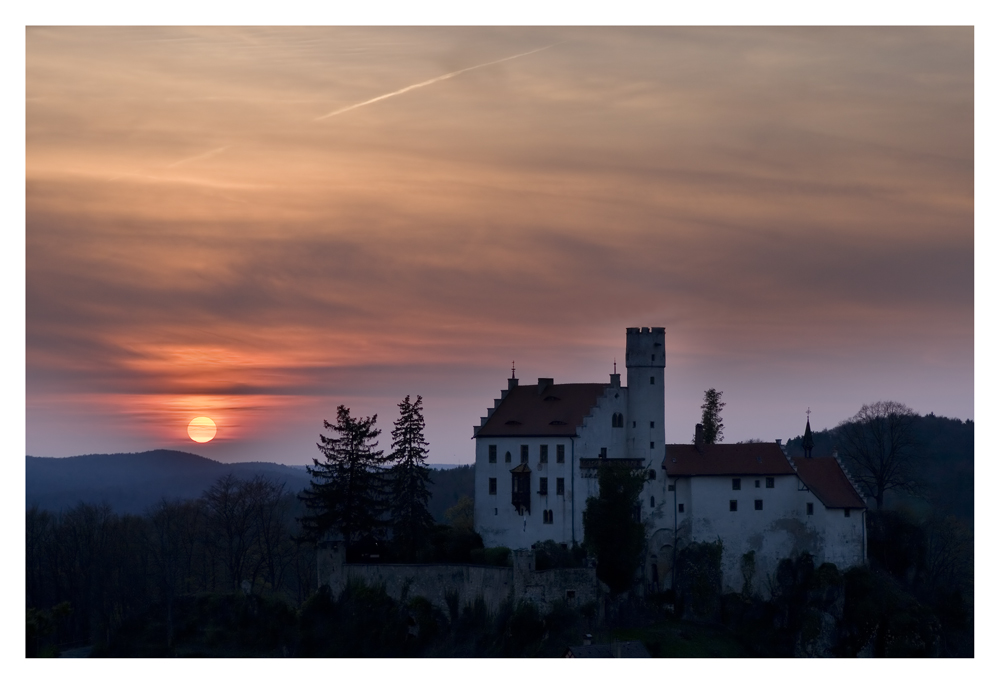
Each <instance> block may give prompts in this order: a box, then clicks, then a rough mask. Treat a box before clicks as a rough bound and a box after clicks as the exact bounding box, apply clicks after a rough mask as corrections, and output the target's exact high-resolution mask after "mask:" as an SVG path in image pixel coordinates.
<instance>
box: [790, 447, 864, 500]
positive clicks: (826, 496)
mask: <svg viewBox="0 0 1000 684" xmlns="http://www.w3.org/2000/svg"><path fill="white" fill-rule="evenodd" d="M792 462H793V463H794V464H795V469H796V470H797V471H798V473H799V479H800V480H802V484H804V485H805V486H806V487H808V488H809V491H811V492H812V493H813V494H815V495H816V498H817V499H819V500H820V501H821V502H822V503H823V505H824V506H826V507H827V508H865V507H866V506H865V502H864V500H863V499H862V498H861V497H860V496H858V492H857V490H856V489H854V486H853V485H852V484H851V483H850V481H849V480H848V479H847V475H845V474H844V471H843V469H842V468H841V467H840V464H839V463H837V459H835V458H833V457H830V456H827V457H817V458H805V457H804V456H795V457H793V458H792Z"/></svg>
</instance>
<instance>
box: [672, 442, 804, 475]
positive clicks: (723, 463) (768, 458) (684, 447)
mask: <svg viewBox="0 0 1000 684" xmlns="http://www.w3.org/2000/svg"><path fill="white" fill-rule="evenodd" d="M663 469H664V470H666V471H667V476H669V477H688V476H691V475H794V474H795V469H794V468H792V464H791V463H789V462H788V459H787V458H786V457H785V452H783V451H782V450H781V447H780V446H778V445H777V444H775V443H774V442H757V443H753V444H705V445H703V446H702V447H701V451H698V450H697V449H696V448H695V446H694V444H668V445H667V448H666V456H665V457H664V459H663Z"/></svg>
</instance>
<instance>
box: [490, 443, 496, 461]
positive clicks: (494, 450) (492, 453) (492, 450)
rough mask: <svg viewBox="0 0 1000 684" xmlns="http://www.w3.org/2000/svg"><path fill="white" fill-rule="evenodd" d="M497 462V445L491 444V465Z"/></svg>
mask: <svg viewBox="0 0 1000 684" xmlns="http://www.w3.org/2000/svg"><path fill="white" fill-rule="evenodd" d="M496 462H497V445H496V444H490V463H496Z"/></svg>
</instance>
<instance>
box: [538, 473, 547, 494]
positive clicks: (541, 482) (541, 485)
mask: <svg viewBox="0 0 1000 684" xmlns="http://www.w3.org/2000/svg"><path fill="white" fill-rule="evenodd" d="M538 493H539V494H543V495H544V494H548V493H549V478H547V477H540V478H538Z"/></svg>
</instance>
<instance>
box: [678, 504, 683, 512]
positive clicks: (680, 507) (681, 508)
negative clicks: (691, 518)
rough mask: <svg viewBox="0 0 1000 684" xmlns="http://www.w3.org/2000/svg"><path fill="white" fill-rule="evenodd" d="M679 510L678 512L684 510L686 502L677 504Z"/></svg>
mask: <svg viewBox="0 0 1000 684" xmlns="http://www.w3.org/2000/svg"><path fill="white" fill-rule="evenodd" d="M677 512H678V513H683V512H684V504H677Z"/></svg>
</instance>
